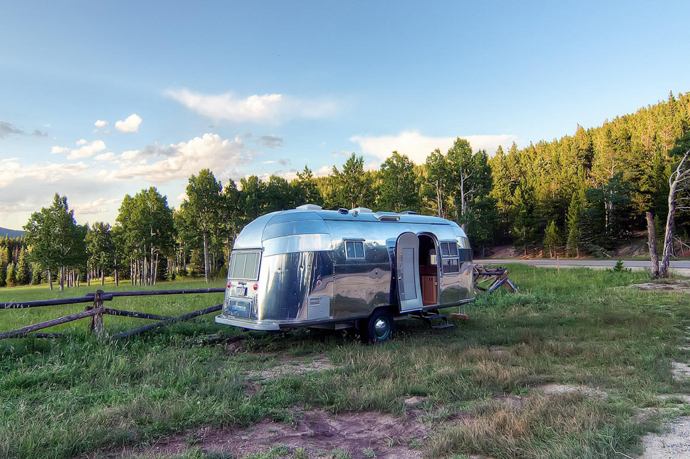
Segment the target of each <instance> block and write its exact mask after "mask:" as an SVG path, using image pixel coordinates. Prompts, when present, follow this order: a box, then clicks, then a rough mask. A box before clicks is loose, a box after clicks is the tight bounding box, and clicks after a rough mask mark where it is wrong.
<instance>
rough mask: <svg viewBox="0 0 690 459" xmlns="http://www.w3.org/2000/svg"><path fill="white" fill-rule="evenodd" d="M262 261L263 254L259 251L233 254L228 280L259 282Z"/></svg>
mask: <svg viewBox="0 0 690 459" xmlns="http://www.w3.org/2000/svg"><path fill="white" fill-rule="evenodd" d="M260 261H261V252H259V251H258V250H243V251H239V252H238V251H235V252H232V255H231V256H230V269H229V270H228V279H245V280H257V279H258V278H259V262H260Z"/></svg>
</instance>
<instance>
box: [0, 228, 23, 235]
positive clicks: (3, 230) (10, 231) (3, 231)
mask: <svg viewBox="0 0 690 459" xmlns="http://www.w3.org/2000/svg"><path fill="white" fill-rule="evenodd" d="M5 236H9V237H21V236H24V231H19V230H13V229H7V228H3V227H1V226H0V237H5Z"/></svg>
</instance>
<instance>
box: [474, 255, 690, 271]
mask: <svg viewBox="0 0 690 459" xmlns="http://www.w3.org/2000/svg"><path fill="white" fill-rule="evenodd" d="M616 261H617V260H570V259H565V260H560V259H559V260H552V259H548V258H535V259H528V260H525V259H521V258H501V259H498V258H488V259H479V260H474V262H475V263H480V264H486V265H505V264H508V263H521V264H525V265H530V266H542V267H545V268H555V267H557V266H560V267H561V268H613V267H614V266H615V265H616ZM623 264H624V265H625V267H626V268H635V269H648V268H649V265H650V263H649V261H643V260H623ZM671 269H674V270H683V271H685V270H690V260H676V261H672V262H671Z"/></svg>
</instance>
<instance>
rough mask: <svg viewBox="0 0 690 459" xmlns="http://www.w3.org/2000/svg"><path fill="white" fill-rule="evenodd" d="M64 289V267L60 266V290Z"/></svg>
mask: <svg viewBox="0 0 690 459" xmlns="http://www.w3.org/2000/svg"><path fill="white" fill-rule="evenodd" d="M64 289H65V267H64V266H60V291H61V292H62V291H63V290H64Z"/></svg>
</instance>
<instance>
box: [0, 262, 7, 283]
mask: <svg viewBox="0 0 690 459" xmlns="http://www.w3.org/2000/svg"><path fill="white" fill-rule="evenodd" d="M6 286H7V265H6V264H4V263H0V287H6Z"/></svg>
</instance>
